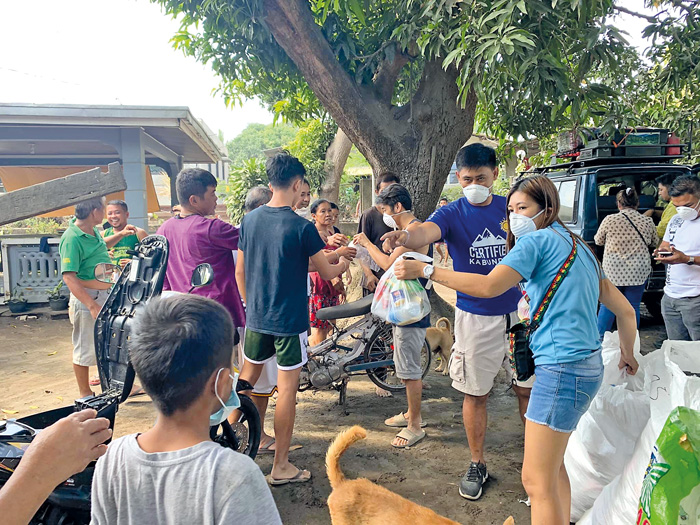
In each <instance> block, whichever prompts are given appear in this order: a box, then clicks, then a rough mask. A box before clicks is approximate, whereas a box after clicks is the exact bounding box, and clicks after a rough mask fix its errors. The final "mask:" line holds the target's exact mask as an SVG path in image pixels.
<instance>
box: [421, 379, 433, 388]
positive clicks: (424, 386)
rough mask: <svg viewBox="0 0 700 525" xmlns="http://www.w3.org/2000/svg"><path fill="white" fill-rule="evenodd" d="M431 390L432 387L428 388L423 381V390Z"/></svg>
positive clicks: (428, 384) (427, 384) (428, 385)
mask: <svg viewBox="0 0 700 525" xmlns="http://www.w3.org/2000/svg"><path fill="white" fill-rule="evenodd" d="M431 388H433V387H432V386H430V383H426V382H425V381H423V390H430V389H431Z"/></svg>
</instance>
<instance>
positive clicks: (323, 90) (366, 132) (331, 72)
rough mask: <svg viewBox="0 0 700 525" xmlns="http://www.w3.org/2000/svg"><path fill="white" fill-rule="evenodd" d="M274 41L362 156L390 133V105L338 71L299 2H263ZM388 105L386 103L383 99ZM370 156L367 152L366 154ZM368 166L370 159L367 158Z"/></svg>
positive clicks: (301, 0) (305, 5) (304, 4)
mask: <svg viewBox="0 0 700 525" xmlns="http://www.w3.org/2000/svg"><path fill="white" fill-rule="evenodd" d="M263 2H264V4H263V5H264V8H265V19H266V22H267V25H268V27H269V28H270V31H271V33H272V36H273V37H274V38H275V40H276V41H277V43H278V44H279V45H280V46H281V47H282V49H284V51H285V52H286V53H287V55H288V56H289V58H290V59H291V60H292V61H293V62H294V64H295V65H296V66H297V68H298V69H299V71H300V72H301V73H302V75H304V79H305V80H306V82H307V83H308V84H309V87H310V88H311V89H312V90H313V92H314V93H315V94H316V96H317V97H318V99H319V100H320V101H321V103H322V104H323V106H324V107H325V108H326V109H327V111H328V113H330V115H331V116H332V117H333V119H334V120H335V121H336V122H337V123H338V125H339V126H340V127H341V128H342V129H343V130H344V131H345V132H346V133H347V135H348V136H349V137H350V139H351V140H352V142H353V143H354V144H355V145H356V146H357V147H358V148H359V149H360V151H362V152H363V154H365V153H366V152H370V151H371V149H373V148H375V147H376V145H377V143H387V142H389V141H390V140H391V137H392V136H396V135H395V133H389V132H388V131H389V130H391V129H392V128H394V129H395V127H396V125H397V123H395V122H392V117H391V111H390V106H389V104H388V103H386V102H385V101H380V100H379V99H378V98H377V96H376V93H375V91H374V88H373V87H365V86H361V85H358V84H357V83H356V82H355V81H354V80H353V79H352V78H351V77H350V75H349V74H348V73H347V72H346V71H345V70H344V69H343V68H342V66H341V65H340V63H339V62H338V60H337V59H336V57H335V54H334V53H333V50H332V49H331V47H330V45H329V44H328V41H327V40H326V39H325V37H324V36H323V33H322V32H321V28H320V27H319V26H318V25H317V24H316V22H315V21H314V18H313V14H312V13H311V10H310V9H309V4H308V2H306V1H304V0H263ZM389 102H390V101H389ZM369 154H370V155H371V153H369ZM367 160H369V161H370V163H371V164H372V163H373V161H374V160H376V159H373V158H368V159H367Z"/></svg>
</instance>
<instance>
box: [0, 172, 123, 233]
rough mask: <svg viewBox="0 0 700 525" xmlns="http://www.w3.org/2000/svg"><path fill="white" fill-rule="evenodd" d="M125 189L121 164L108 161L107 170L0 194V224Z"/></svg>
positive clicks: (76, 175) (84, 173)
mask: <svg viewBox="0 0 700 525" xmlns="http://www.w3.org/2000/svg"><path fill="white" fill-rule="evenodd" d="M125 189H126V181H125V180H124V174H123V173H122V167H121V164H119V163H118V162H112V163H110V164H109V165H108V171H107V173H104V172H103V171H102V170H101V169H100V168H93V169H90V170H87V171H81V172H80V173H74V174H73V175H68V176H67V177H61V178H60V179H54V180H50V181H47V182H42V183H41V184H35V185H33V186H29V187H27V188H22V189H21V190H15V191H11V192H9V193H4V194H0V226H1V225H3V224H7V223H10V222H15V221H21V220H22V219H28V218H29V217H35V216H37V215H41V214H42V213H48V212H50V211H54V210H60V209H61V208H65V207H66V206H74V205H75V204H78V203H79V202H83V201H86V200H89V199H92V198H94V197H102V196H104V195H108V194H110V193H116V192H119V191H124V190H125Z"/></svg>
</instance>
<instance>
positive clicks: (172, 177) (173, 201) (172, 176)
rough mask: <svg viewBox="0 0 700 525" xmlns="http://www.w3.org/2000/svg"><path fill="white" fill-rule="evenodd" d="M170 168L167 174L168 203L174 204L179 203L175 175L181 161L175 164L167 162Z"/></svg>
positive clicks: (178, 170) (180, 166) (177, 172)
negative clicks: (168, 186) (168, 181)
mask: <svg viewBox="0 0 700 525" xmlns="http://www.w3.org/2000/svg"><path fill="white" fill-rule="evenodd" d="M168 164H169V165H170V170H169V173H168V175H170V205H171V206H176V205H177V204H180V201H179V200H178V198H177V176H178V174H179V173H180V170H181V169H182V161H180V162H178V163H177V164H175V163H174V162H169V163H168Z"/></svg>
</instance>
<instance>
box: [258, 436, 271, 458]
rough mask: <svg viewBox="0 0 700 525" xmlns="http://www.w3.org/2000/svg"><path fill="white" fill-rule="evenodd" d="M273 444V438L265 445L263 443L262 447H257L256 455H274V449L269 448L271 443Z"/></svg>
mask: <svg viewBox="0 0 700 525" xmlns="http://www.w3.org/2000/svg"><path fill="white" fill-rule="evenodd" d="M274 444H275V440H274V439H273V440H272V441H270V442H269V443H268V444H267V445H265V446H264V447H263V446H262V445H260V446H259V447H258V456H274V455H275V451H274V450H270V447H271V446H272V445H274Z"/></svg>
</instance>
